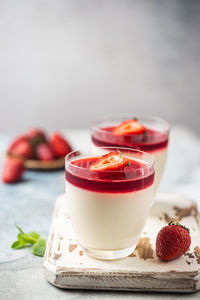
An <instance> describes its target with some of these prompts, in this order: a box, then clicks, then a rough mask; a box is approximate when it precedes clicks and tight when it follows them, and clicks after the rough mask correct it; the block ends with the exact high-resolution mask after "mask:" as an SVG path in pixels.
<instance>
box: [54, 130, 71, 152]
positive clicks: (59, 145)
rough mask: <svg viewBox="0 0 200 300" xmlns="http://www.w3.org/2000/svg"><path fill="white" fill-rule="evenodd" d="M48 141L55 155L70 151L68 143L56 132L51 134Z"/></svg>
mask: <svg viewBox="0 0 200 300" xmlns="http://www.w3.org/2000/svg"><path fill="white" fill-rule="evenodd" d="M50 142H51V147H52V149H53V152H54V153H55V155H56V156H57V157H64V156H65V155H67V154H68V153H69V152H71V151H72V149H71V146H70V145H69V143H68V142H67V141H66V140H65V139H64V138H63V137H62V136H61V135H60V134H59V133H58V132H54V133H53V134H52V137H51V140H50Z"/></svg>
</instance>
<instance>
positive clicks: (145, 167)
mask: <svg viewBox="0 0 200 300" xmlns="http://www.w3.org/2000/svg"><path fill="white" fill-rule="evenodd" d="M101 154H103V155H102V156H97V155H94V154H92V153H88V152H84V151H74V152H71V153H70V154H68V155H67V156H66V160H65V169H66V173H65V174H66V194H67V201H68V209H69V213H70V218H71V222H72V227H73V229H74V233H75V236H76V238H77V241H78V242H79V244H80V245H81V246H82V248H83V249H84V250H85V252H86V254H87V255H89V256H92V257H95V258H99V259H118V258H123V257H126V256H128V255H129V254H131V253H132V252H133V250H134V249H135V247H136V245H137V243H138V240H139V238H140V235H141V233H142V230H143V227H144V225H145V223H146V220H147V218H148V215H149V210H150V208H151V205H152V202H153V186H154V164H155V159H154V157H153V156H152V155H149V154H147V153H145V152H143V151H139V150H133V149H127V148H116V147H106V148H101Z"/></svg>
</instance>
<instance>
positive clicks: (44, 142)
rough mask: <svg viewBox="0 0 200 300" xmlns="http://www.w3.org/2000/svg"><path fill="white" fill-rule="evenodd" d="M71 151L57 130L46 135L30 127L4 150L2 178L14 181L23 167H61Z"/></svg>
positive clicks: (37, 168)
mask: <svg viewBox="0 0 200 300" xmlns="http://www.w3.org/2000/svg"><path fill="white" fill-rule="evenodd" d="M71 151H72V147H71V145H70V143H69V142H68V141H67V140H66V139H65V138H64V136H63V135H61V134H60V133H59V132H57V131H55V132H53V133H52V134H50V135H49V136H48V135H47V134H46V133H45V132H44V131H43V130H41V129H38V128H32V129H30V130H29V131H28V132H27V133H25V134H23V135H21V136H18V137H16V138H15V139H14V140H13V141H12V142H11V144H10V146H9V148H8V150H7V152H6V159H5V163H4V168H3V176H2V179H3V181H4V182H6V183H11V182H16V181H18V180H19V179H20V178H21V175H22V173H23V170H24V169H31V170H57V169H62V168H64V166H65V156H66V155H67V154H68V153H69V152H71ZM14 174H16V175H15V176H14Z"/></svg>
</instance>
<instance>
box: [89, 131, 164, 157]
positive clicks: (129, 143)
mask: <svg viewBox="0 0 200 300" xmlns="http://www.w3.org/2000/svg"><path fill="white" fill-rule="evenodd" d="M114 128H115V127H113V126H112V127H103V128H99V129H96V130H95V131H94V132H93V133H92V141H93V143H94V145H95V146H97V147H106V146H114V147H126V148H134V149H139V150H142V151H147V152H151V151H155V150H161V149H164V148H166V147H167V145H168V134H167V133H164V132H160V131H158V130H153V129H149V128H146V133H145V134H126V135H121V136H119V135H115V134H113V129H114Z"/></svg>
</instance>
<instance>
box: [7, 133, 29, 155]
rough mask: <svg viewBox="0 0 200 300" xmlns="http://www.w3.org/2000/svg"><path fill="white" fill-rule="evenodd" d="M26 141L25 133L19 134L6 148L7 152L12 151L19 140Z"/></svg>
mask: <svg viewBox="0 0 200 300" xmlns="http://www.w3.org/2000/svg"><path fill="white" fill-rule="evenodd" d="M24 141H28V138H27V136H26V135H21V136H19V137H17V138H16V139H14V141H13V142H12V143H11V145H10V147H9V148H8V151H9V152H12V150H13V149H14V148H15V147H16V146H17V145H18V144H19V143H21V142H24Z"/></svg>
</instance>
